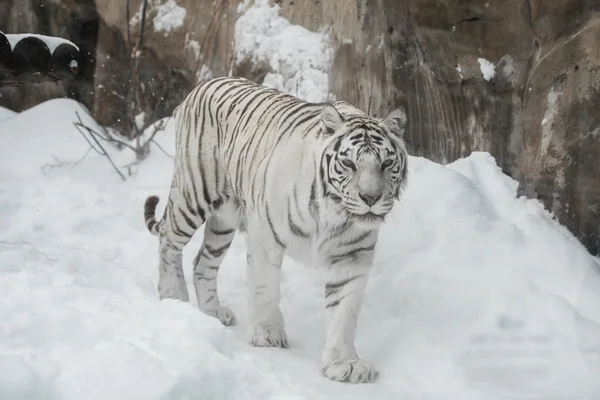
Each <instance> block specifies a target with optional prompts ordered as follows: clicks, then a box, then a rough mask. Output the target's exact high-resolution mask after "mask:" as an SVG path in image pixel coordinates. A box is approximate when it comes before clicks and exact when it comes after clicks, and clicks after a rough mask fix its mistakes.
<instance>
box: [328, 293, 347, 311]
mask: <svg viewBox="0 0 600 400" xmlns="http://www.w3.org/2000/svg"><path fill="white" fill-rule="evenodd" d="M346 296H348V295H344V296H342V297H341V298H339V299H337V300H335V301H332V302H331V303H327V305H326V306H325V308H332V307H337V306H338V305H339V304H340V302H341V301H342V300H344V299H345V298H346Z"/></svg>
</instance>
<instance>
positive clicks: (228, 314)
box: [194, 215, 236, 326]
mask: <svg viewBox="0 0 600 400" xmlns="http://www.w3.org/2000/svg"><path fill="white" fill-rule="evenodd" d="M235 229H236V227H235V226H234V225H232V224H231V223H228V222H227V221H225V220H224V219H222V218H219V217H217V216H215V215H213V216H211V217H210V218H209V219H208V221H207V222H206V227H205V228H204V242H203V243H202V247H201V248H200V251H199V252H198V255H197V256H196V258H195V259H194V286H195V288H196V297H197V298H198V307H199V308H200V310H201V311H202V312H204V313H205V314H207V315H210V316H213V317H216V318H218V319H219V321H221V323H223V325H226V326H228V325H233V324H234V323H235V314H234V313H233V311H231V310H230V309H229V308H227V307H223V306H222V305H221V303H220V302H219V294H218V291H217V275H218V273H219V267H220V266H221V262H222V261H223V259H224V258H225V255H226V254H227V250H228V249H229V246H231V242H232V241H233V237H234V236H235Z"/></svg>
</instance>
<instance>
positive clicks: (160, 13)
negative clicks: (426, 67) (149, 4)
mask: <svg viewBox="0 0 600 400" xmlns="http://www.w3.org/2000/svg"><path fill="white" fill-rule="evenodd" d="M155 5H156V16H155V17H154V19H153V20H152V23H153V24H154V30H156V31H157V32H165V34H167V33H170V32H172V31H174V30H175V29H178V28H181V27H182V26H183V23H184V22H185V16H186V14H187V11H186V9H185V8H183V7H181V6H179V5H177V3H176V2H175V0H167V1H166V2H164V3H162V4H157V2H156V1H155Z"/></svg>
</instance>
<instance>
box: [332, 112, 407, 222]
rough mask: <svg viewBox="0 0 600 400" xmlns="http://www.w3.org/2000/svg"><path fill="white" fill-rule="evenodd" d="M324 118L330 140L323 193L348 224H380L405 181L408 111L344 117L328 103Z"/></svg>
mask: <svg viewBox="0 0 600 400" xmlns="http://www.w3.org/2000/svg"><path fill="white" fill-rule="evenodd" d="M321 120H322V123H323V127H324V130H325V132H326V134H327V135H329V137H330V139H331V140H330V141H328V144H327V146H326V148H325V151H324V152H323V155H322V158H321V168H320V176H321V178H322V183H323V192H324V195H325V196H327V197H329V198H331V199H333V200H334V201H335V202H336V203H338V204H339V205H340V211H341V212H342V213H343V214H344V215H345V216H346V217H347V218H348V219H349V220H352V221H354V222H357V223H360V224H363V225H366V226H369V227H376V226H378V225H379V224H381V223H382V222H383V221H384V219H385V216H386V215H387V214H388V213H389V212H390V211H391V210H392V208H393V206H394V201H395V200H396V199H398V198H399V196H400V194H401V192H402V189H403V188H404V186H405V185H406V181H407V179H406V167H407V160H408V154H407V152H406V147H405V145H404V140H403V135H404V127H405V125H406V114H405V112H404V110H403V109H401V108H398V109H395V110H394V111H392V112H391V113H390V114H389V115H388V116H387V117H386V118H385V119H383V120H378V119H375V118H372V117H370V116H368V115H350V116H348V117H346V118H344V117H343V116H342V115H341V114H340V113H339V112H338V110H337V109H336V108H335V107H334V106H332V105H327V106H325V107H324V108H323V110H322V111H321Z"/></svg>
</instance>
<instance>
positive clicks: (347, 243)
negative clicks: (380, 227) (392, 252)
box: [340, 231, 372, 246]
mask: <svg viewBox="0 0 600 400" xmlns="http://www.w3.org/2000/svg"><path fill="white" fill-rule="evenodd" d="M371 233H372V232H371V231H365V232H363V233H361V234H360V235H358V236H357V237H355V238H353V239H350V240H348V241H345V242H341V243H340V246H350V245H353V244H357V243H358V242H361V241H362V240H364V239H366V238H367V237H368V236H369V235H370V234H371Z"/></svg>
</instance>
